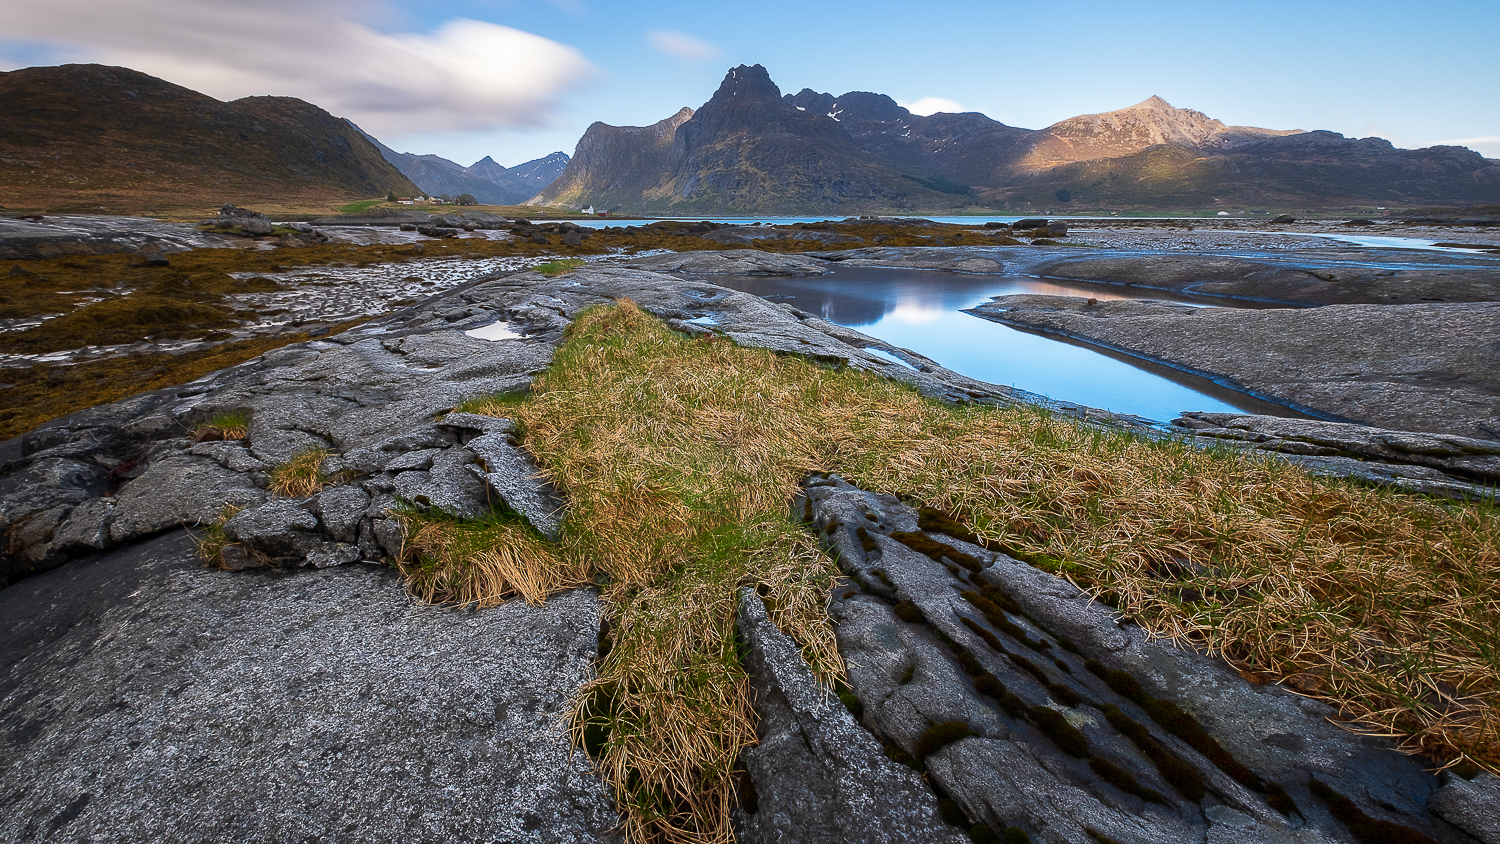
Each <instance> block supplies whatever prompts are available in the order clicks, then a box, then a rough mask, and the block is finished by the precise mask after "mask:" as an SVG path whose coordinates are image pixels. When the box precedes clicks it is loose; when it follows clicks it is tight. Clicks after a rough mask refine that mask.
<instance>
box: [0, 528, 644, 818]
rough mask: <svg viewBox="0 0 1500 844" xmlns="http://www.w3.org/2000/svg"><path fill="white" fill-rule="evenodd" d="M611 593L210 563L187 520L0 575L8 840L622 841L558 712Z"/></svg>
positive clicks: (1, 745) (606, 798)
mask: <svg viewBox="0 0 1500 844" xmlns="http://www.w3.org/2000/svg"><path fill="white" fill-rule="evenodd" d="M599 611H600V609H599V602H598V597H597V595H596V594H595V593H594V592H593V591H592V590H574V591H572V592H568V593H566V594H563V595H559V596H557V597H555V598H554V599H553V600H552V601H550V602H549V603H548V604H547V606H545V607H530V606H527V605H526V604H525V603H523V602H520V601H517V602H513V603H509V604H506V605H504V606H500V607H495V608H491V609H485V610H465V609H454V608H446V607H433V606H421V605H418V604H416V603H415V602H414V601H413V600H412V599H411V598H409V597H408V596H407V595H406V593H405V591H404V590H403V589H402V587H401V584H400V583H399V582H398V581H397V579H396V577H395V575H394V573H393V572H391V571H390V570H388V569H378V568H375V567H371V566H343V567H340V568H333V569H323V570H317V571H305V570H304V571H263V572H249V573H234V572H216V571H207V570H204V569H203V568H202V566H201V564H200V563H198V561H197V560H196V558H195V554H194V552H193V547H192V542H191V540H190V538H189V537H188V536H187V534H186V533H185V532H183V531H180V530H178V531H172V532H170V533H166V534H163V535H160V536H158V537H156V538H154V539H151V540H149V541H147V542H143V543H139V544H136V545H132V546H131V547H129V548H126V549H122V550H119V551H115V552H113V553H111V554H109V555H107V556H105V557H103V558H102V559H99V560H97V561H95V562H93V563H91V564H89V565H84V566H68V567H64V568H61V569H57V570H54V571H51V572H48V573H46V574H44V575H41V576H39V577H35V578H32V579H30V580H27V581H26V582H24V583H21V584H17V585H16V586H13V587H11V588H9V589H6V590H4V591H3V592H0V705H3V707H4V710H5V713H6V731H5V733H4V734H3V738H0V780H3V781H4V782H5V789H4V792H3V794H0V806H3V807H4V812H0V839H3V840H5V841H31V840H37V841H41V840H47V841H90V840H94V841H114V842H160V841H169V842H170V841H266V842H269V841H288V840H298V841H302V840H307V841H380V842H440V841H443V842H445V841H456V840H463V841H507V842H512V841H513V842H522V841H525V842H557V844H563V843H564V842H575V841H611V842H613V841H618V840H619V838H618V836H617V835H615V834H614V833H613V832H612V831H611V830H612V828H613V827H614V825H615V824H616V823H617V822H618V820H619V819H618V817H617V816H616V814H615V811H614V805H613V802H614V801H613V798H612V797H611V795H610V794H608V792H607V790H606V789H605V787H604V786H603V784H602V783H601V782H600V781H599V779H598V778H597V777H596V776H594V775H593V774H592V773H591V772H590V771H589V767H588V762H587V759H586V758H585V757H584V756H583V755H582V754H577V753H574V752H573V750H572V747H571V746H570V742H569V740H568V737H567V735H566V733H565V730H564V729H563V726H562V722H561V721H560V716H561V715H562V714H563V713H564V712H565V711H566V707H567V704H568V701H569V700H570V699H571V697H572V696H573V694H574V692H575V691H576V690H577V688H578V686H579V685H580V684H581V683H583V682H585V681H587V680H588V679H589V678H590V677H591V676H592V674H593V667H592V660H593V659H594V657H595V656H596V655H597V635H598V633H597V618H598V613H599ZM62 678H66V681H65V682H63V681H62Z"/></svg>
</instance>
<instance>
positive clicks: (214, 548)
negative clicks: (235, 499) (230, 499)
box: [193, 504, 243, 566]
mask: <svg viewBox="0 0 1500 844" xmlns="http://www.w3.org/2000/svg"><path fill="white" fill-rule="evenodd" d="M241 509H243V508H240V507H236V506H235V505H233V504H225V505H224V507H223V509H221V510H220V511H219V515H218V517H217V518H215V519H214V520H213V521H212V522H210V523H209V524H207V525H205V526H204V527H203V529H202V530H200V531H198V532H197V533H195V534H193V545H194V546H195V547H196V550H197V552H198V559H200V560H203V561H204V562H206V563H209V564H212V565H217V566H222V565H223V564H224V557H223V554H224V549H225V548H228V547H229V546H230V545H233V544H234V540H232V539H230V538H229V535H228V534H227V533H225V532H224V523H225V522H228V521H229V520H230V519H232V518H234V517H235V514H236V513H238V512H240V510H241Z"/></svg>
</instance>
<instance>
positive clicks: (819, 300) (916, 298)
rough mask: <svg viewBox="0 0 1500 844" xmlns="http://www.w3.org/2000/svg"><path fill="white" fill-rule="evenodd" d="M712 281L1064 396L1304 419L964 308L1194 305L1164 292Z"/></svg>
mask: <svg viewBox="0 0 1500 844" xmlns="http://www.w3.org/2000/svg"><path fill="white" fill-rule="evenodd" d="M713 283H715V284H720V285H723V286H725V287H731V288H733V289H735V290H741V291H744V292H746V293H753V294H755V295H757V296H766V297H770V298H771V299H772V300H773V301H782V302H786V303H788V304H790V305H792V306H793V307H795V308H797V309H799V310H802V311H806V312H808V313H811V314H814V315H816V316H819V317H822V318H823V319H826V320H828V321H829V322H833V323H837V324H839V325H844V326H848V327H850V328H854V329H857V330H858V331H860V332H862V333H865V334H868V335H870V336H872V337H877V338H879V339H881V340H884V341H886V342H887V343H890V344H892V345H895V346H899V347H902V348H906V349H911V350H912V351H914V352H919V353H921V354H923V355H926V356H927V357H929V358H931V359H933V360H935V361H937V362H938V363H940V364H942V365H943V366H945V367H947V368H949V369H952V370H954V371H955V372H960V373H963V374H964V375H967V376H969V377H971V378H977V379H979V380H981V381H988V382H990V383H992V384H1001V385H1005V386H1010V387H1017V388H1019V389H1022V390H1027V391H1029V392H1032V393H1040V394H1041V395H1044V396H1048V397H1051V398H1054V399H1060V400H1062V401H1069V402H1075V403H1077V404H1083V405H1088V406H1090V407H1099V408H1104V409H1105V410H1111V411H1114V412H1116V413H1129V414H1134V415H1136V416H1144V417H1146V418H1148V419H1156V420H1162V421H1165V420H1169V419H1172V418H1173V417H1175V416H1177V415H1178V414H1179V413H1180V412H1182V411H1185V410H1204V411H1220V412H1226V411H1227V412H1234V411H1241V412H1247V413H1267V414H1275V415H1281V416H1286V415H1300V414H1295V413H1294V412H1293V411H1291V410H1290V409H1288V408H1285V407H1282V406H1281V405H1277V404H1274V403H1272V402H1268V401H1262V400H1260V399H1257V398H1255V397H1253V396H1249V395H1246V394H1243V393H1240V392H1238V391H1235V390H1232V389H1228V388H1225V387H1221V386H1219V385H1217V384H1215V383H1213V382H1212V381H1209V380H1208V379H1206V378H1201V377H1198V376H1194V375H1190V374H1187V373H1183V372H1179V371H1177V370H1174V369H1172V368H1170V367H1166V366H1160V365H1155V364H1150V363H1145V362H1142V361H1139V360H1135V359H1133V358H1129V357H1128V356H1124V355H1112V354H1110V353H1106V352H1101V351H1099V350H1096V349H1093V348H1089V347H1085V346H1079V345H1073V344H1071V343H1065V342H1061V341H1058V340H1053V339H1049V338H1047V337H1043V336H1040V335H1037V334H1031V333H1029V332H1025V331H1019V330H1017V329H1014V328H1011V327H1009V326H1006V325H1001V324H999V323H996V322H991V321H989V320H985V319H980V318H979V317H976V316H972V315H970V314H966V313H962V310H963V309H965V308H972V307H974V306H976V305H980V304H983V303H984V302H986V301H988V300H989V299H990V297H992V296H1003V295H1010V294H1016V293H1040V294H1047V295H1059V296H1085V297H1088V296H1092V297H1094V298H1097V299H1139V298H1146V297H1147V296H1150V297H1151V298H1156V299H1160V300H1167V301H1176V302H1182V303H1184V304H1201V303H1197V302H1189V301H1187V300H1184V299H1182V298H1180V297H1172V296H1170V295H1167V294H1158V295H1152V294H1154V293H1156V291H1146V290H1138V289H1137V290H1129V291H1126V290H1121V289H1119V288H1113V289H1112V288H1110V287H1109V286H1106V285H1086V284H1059V283H1055V282H1044V281H1040V280H1037V279H1034V278H1027V277H1024V276H981V275H961V274H956V273H945V272H934V271H925V270H906V269H876V268H869V267H841V268H839V269H837V270H835V271H834V272H833V273H831V274H829V275H825V276H820V277H810V278H766V277H756V276H727V277H726V276H714V277H713Z"/></svg>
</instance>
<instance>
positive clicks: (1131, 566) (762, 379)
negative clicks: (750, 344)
mask: <svg viewBox="0 0 1500 844" xmlns="http://www.w3.org/2000/svg"><path fill="white" fill-rule="evenodd" d="M483 407H484V405H483V403H482V402H480V403H472V405H471V408H472V409H483ZM494 412H496V413H498V414H500V415H505V416H509V417H511V418H514V419H516V420H517V421H518V422H519V423H520V424H521V425H522V427H523V429H524V431H525V440H526V444H527V447H528V448H529V449H530V450H531V452H532V453H533V455H534V456H535V457H536V458H537V460H538V463H539V464H540V465H541V466H543V467H545V469H546V471H547V472H548V475H549V477H550V478H551V480H552V481H553V482H554V483H556V484H557V485H558V486H559V487H560V488H562V489H563V490H564V491H565V492H566V493H567V494H568V496H569V498H570V499H571V502H572V506H571V508H570V510H569V516H568V522H567V523H566V524H565V525H564V531H563V538H562V541H561V542H560V543H559V544H557V545H556V546H546V545H544V544H541V543H540V542H539V541H538V540H536V538H535V537H534V536H533V535H531V534H529V533H527V532H525V531H510V532H504V533H497V534H495V539H494V542H495V544H493V545H488V546H486V547H487V548H488V549H489V550H491V551H493V552H494V553H495V554H497V555H501V554H502V552H501V551H500V547H501V546H504V547H505V548H506V549H507V550H506V551H505V552H504V553H508V554H510V556H509V557H505V559H507V560H511V561H512V562H511V563H508V565H513V566H516V567H519V568H513V569H508V570H507V572H505V573H503V574H501V575H499V576H498V579H497V575H494V574H492V573H490V572H489V571H488V570H487V569H485V567H484V566H479V565H475V563H474V562H473V561H474V559H479V558H483V559H489V558H488V557H483V555H472V554H471V555H467V556H466V555H465V553H458V554H454V553H451V552H448V551H443V552H436V551H434V552H431V554H430V557H431V559H433V560H447V561H448V562H446V563H444V564H443V565H442V566H435V567H434V568H433V569H432V570H431V571H427V570H423V571H418V572H416V573H413V572H411V571H409V572H408V574H409V576H412V577H413V580H414V584H419V585H418V586H417V588H418V592H419V594H424V595H426V596H429V597H431V598H436V599H450V600H481V601H485V600H494V599H497V597H496V596H499V595H501V594H504V593H505V591H506V590H507V589H510V590H512V591H515V592H517V593H521V594H526V593H524V592H523V591H522V587H520V586H519V585H513V584H518V583H519V582H520V580H521V579H523V577H522V576H521V575H518V574H515V573H514V572H516V571H519V570H520V569H523V568H528V567H532V568H535V569H536V570H537V571H539V572H540V573H539V574H534V575H528V576H529V577H531V578H532V580H531V581H530V582H531V584H532V585H531V586H530V587H528V588H530V589H532V590H533V591H532V593H531V594H532V596H533V598H534V599H535V600H540V598H541V596H544V595H545V594H546V592H547V591H548V590H549V589H552V588H560V587H562V586H565V585H567V584H569V583H575V582H580V581H581V580H583V579H584V577H586V576H588V575H589V574H592V575H593V576H594V577H595V578H599V577H604V578H606V579H607V580H608V581H609V582H610V585H609V586H608V588H607V590H606V592H605V595H606V599H607V602H608V604H609V605H610V607H611V609H610V611H609V612H610V616H609V621H610V631H611V634H610V637H609V640H608V642H607V653H606V654H605V655H604V657H603V659H602V662H601V664H600V668H599V676H598V679H597V680H596V681H595V682H593V683H591V684H590V685H589V686H588V687H586V688H585V689H584V690H583V692H582V694H581V696H580V699H579V701H578V702H577V705H576V709H575V712H574V721H573V724H574V732H575V737H576V738H577V740H578V741H579V743H580V744H582V745H584V746H585V747H586V748H588V749H589V751H590V752H591V753H593V754H594V755H595V757H596V758H598V759H599V760H600V764H601V766H602V768H603V771H604V774H605V776H606V777H607V778H608V780H609V781H610V783H611V784H612V785H613V787H614V788H615V790H616V793H617V794H618V796H619V799H620V802H621V805H622V807H623V808H624V809H625V810H626V811H627V814H628V821H627V824H628V830H629V835H630V837H631V840H633V841H646V840H664V841H672V842H728V841H730V840H732V832H731V830H730V828H729V824H728V812H727V810H728V807H729V805H730V801H731V800H732V799H733V797H732V791H731V787H730V782H731V773H732V771H733V766H734V760H735V757H736V755H737V754H738V752H739V750H740V748H741V747H743V746H744V745H745V744H746V743H747V742H750V741H753V737H754V732H753V722H752V716H753V713H752V711H751V709H750V706H749V703H748V701H747V699H746V688H747V687H746V678H745V674H744V670H743V668H742V667H741V665H740V661H739V659H738V656H737V653H736V650H735V643H734V632H733V631H734V610H735V605H734V601H735V593H736V589H737V587H739V586H741V585H745V584H749V585H756V586H757V587H758V588H759V590H760V592H761V594H763V595H766V596H767V599H768V603H769V604H770V605H771V611H772V618H773V619H774V620H775V621H776V623H777V624H778V626H780V627H781V628H782V629H783V630H785V631H787V632H788V633H789V634H790V635H791V636H792V637H793V638H794V639H796V640H797V641H798V642H799V644H800V645H801V647H802V648H803V652H804V654H805V655H806V656H807V658H808V660H809V662H810V663H811V664H812V665H813V666H814V668H815V670H817V671H818V672H819V673H820V674H821V675H822V676H823V677H824V678H825V679H829V680H832V679H835V678H837V677H838V676H839V674H840V672H841V663H840V660H839V657H838V653H837V650H836V648H835V646H834V639H833V635H832V630H831V627H830V625H829V623H828V620H827V618H826V615H825V614H824V602H825V600H826V593H827V589H828V588H829V587H830V586H831V584H832V583H833V578H834V576H835V574H836V571H835V569H834V567H833V564H832V563H831V561H829V560H828V559H827V558H826V557H825V556H824V555H822V554H821V553H820V552H819V551H818V549H817V548H816V547H814V545H813V543H812V540H811V539H810V538H809V537H808V536H807V535H806V533H805V532H804V531H802V530H801V529H800V528H799V527H797V526H796V525H794V524H792V522H791V521H790V519H789V517H788V515H787V513H786V510H787V504H788V502H789V501H790V499H791V498H792V497H793V495H794V494H795V492H796V490H797V483H798V481H799V480H800V479H801V478H802V477H803V476H804V475H805V474H806V473H807V472H809V471H815V470H820V471H836V472H839V473H841V474H843V475H845V476H846V477H849V478H850V479H851V480H852V481H854V482H856V483H859V484H860V485H862V486H863V487H865V488H867V489H871V490H874V491H879V492H890V493H895V494H898V495H902V496H903V497H905V498H906V499H907V500H914V501H916V502H919V503H921V504H923V505H926V506H930V507H935V508H938V509H940V510H943V511H946V512H949V513H953V514H955V515H956V516H957V517H958V518H959V519H961V520H962V521H963V522H964V523H965V524H967V525H970V526H972V528H973V530H974V532H975V533H977V534H978V535H979V536H980V537H982V538H983V539H984V540H987V541H989V542H991V543H993V544H996V545H999V546H1003V547H1006V548H1009V549H1010V550H1011V551H1012V552H1013V553H1014V554H1016V555H1019V556H1022V557H1024V558H1026V559H1029V560H1031V561H1032V562H1034V563H1035V564H1037V565H1040V566H1042V567H1044V568H1048V569H1050V570H1053V571H1057V572H1059V573H1061V574H1063V575H1064V576H1066V577H1069V578H1070V579H1072V580H1074V581H1075V582H1077V583H1079V584H1080V585H1082V586H1084V587H1086V588H1088V589H1091V590H1093V591H1095V592H1096V593H1099V594H1100V595H1102V596H1103V597H1105V598H1107V599H1108V600H1111V601H1113V602H1115V603H1117V604H1118V605H1119V607H1120V608H1121V610H1122V611H1123V612H1125V613H1127V614H1129V615H1132V616H1134V617H1136V618H1137V619H1138V620H1140V621H1141V623H1142V624H1144V625H1146V626H1147V627H1148V628H1149V629H1151V630H1153V631H1155V632H1157V633H1159V634H1161V635H1164V636H1168V637H1171V638H1174V639H1177V640H1180V641H1185V642H1191V643H1193V644H1196V645H1199V646H1206V647H1208V648H1211V649H1214V650H1218V651H1221V652H1223V653H1224V654H1225V655H1226V656H1228V657H1229V658H1230V659H1231V660H1232V661H1234V662H1235V663H1236V664H1237V665H1239V666H1240V667H1241V668H1242V669H1244V670H1245V671H1246V672H1247V673H1249V674H1252V675H1254V676H1258V677H1263V678H1268V679H1285V680H1286V681H1287V682H1288V683H1290V684H1292V685H1294V686H1295V687H1296V688H1298V689H1300V690H1302V691H1304V692H1306V693H1308V694H1313V695H1316V696H1319V697H1321V698H1324V699H1326V700H1329V701H1331V702H1333V703H1335V704H1336V705H1338V706H1339V707H1341V708H1342V710H1343V711H1344V713H1345V714H1346V715H1348V716H1350V717H1353V718H1358V719H1361V720H1362V721H1364V722H1365V723H1367V724H1370V725H1374V726H1375V728H1378V729H1383V730H1385V731H1388V732H1389V733H1391V734H1392V735H1397V736H1400V737H1403V738H1404V739H1405V740H1406V741H1407V742H1408V743H1409V745H1410V746H1412V747H1414V748H1421V749H1424V750H1426V751H1428V752H1429V753H1432V754H1433V755H1434V756H1435V757H1436V758H1438V759H1440V760H1443V761H1456V760H1460V759H1465V758H1467V759H1469V760H1472V761H1474V762H1477V763H1479V764H1481V765H1484V766H1485V767H1488V768H1490V769H1492V770H1496V769H1500V743H1497V734H1496V733H1497V725H1500V682H1497V679H1500V661H1497V655H1500V633H1497V631H1500V604H1497V602H1496V600H1495V587H1494V584H1495V580H1496V576H1497V575H1500V564H1497V560H1500V516H1497V513H1496V511H1495V510H1494V508H1490V507H1484V506H1475V505H1459V504H1451V503H1446V502H1434V501H1430V500H1427V499H1423V498H1419V497H1414V496H1408V495H1402V494H1398V493H1394V492H1390V491H1385V490H1375V489H1368V488H1363V487H1358V486H1354V485H1351V484H1346V483H1340V482H1335V481H1330V480H1325V479H1316V478H1310V477H1308V476H1306V475H1304V474H1302V473H1301V472H1299V471H1298V470H1296V469H1294V468H1292V467H1291V466H1288V465H1285V464H1281V463H1277V462H1274V461H1271V460H1266V459H1257V458H1247V457H1242V456H1239V455H1234V454H1229V453H1222V452H1205V451H1201V450H1197V449H1194V448H1191V447H1189V446H1186V445H1183V444H1180V443H1159V442H1146V441H1141V440H1137V439H1133V438H1130V437H1127V436H1123V435H1118V434H1113V433H1109V432H1105V431H1101V430H1097V429H1092V428H1088V427H1084V426H1080V425H1078V424H1075V423H1072V422H1070V421H1066V420H1063V419H1059V418H1055V417H1053V416H1050V415H1048V414H1047V413H1045V412H1042V411H1039V410H1037V409H1035V408H1028V407H1012V408H977V407H966V408H954V407H947V406H942V405H938V404H935V403H933V402H930V401H927V400H925V399H923V398H921V397H920V396H919V395H918V394H917V393H916V392H915V391H913V390H911V389H909V388H908V387H906V386H904V385H901V384H897V383H893V382H889V381H885V380H881V379H879V378H875V377H873V376H868V375H864V374H861V373H855V372H850V371H835V370H831V369H828V368H825V367H820V366H817V365H814V364H812V363H809V362H807V361H805V360H802V359H799V358H796V357H791V356H782V355H776V354H774V353H771V352H768V351H765V350H759V349H745V348H740V347H738V346H735V345H734V344H733V343H732V342H730V341H728V340H726V339H723V338H714V337H702V338H696V339H689V338H685V337H682V336H680V335H677V334H674V333H672V332H671V331H669V330H667V329H666V328H665V327H664V326H663V325H662V324H661V323H659V322H658V321H657V320H655V319H653V318H651V317H650V316H649V315H647V314H645V313H644V312H642V311H641V310H640V309H639V308H637V307H636V306H635V305H633V304H632V303H629V302H622V303H621V304H620V305H619V306H617V307H612V308H600V309H595V310H591V311H588V312H585V313H584V314H582V315H580V317H579V318H578V319H577V320H576V321H575V322H574V324H573V325H572V326H571V328H570V329H569V342H568V343H566V344H565V345H564V346H563V347H562V348H561V349H559V350H558V353H557V355H556V357H555V359H554V363H553V365H552V366H551V367H550V368H549V369H548V370H547V371H546V372H545V373H543V374H542V375H541V376H540V377H538V379H537V380H536V382H535V384H534V385H533V394H532V396H530V397H529V398H526V399H524V400H519V401H518V400H510V399H508V398H503V399H500V400H497V403H496V404H495V405H494ZM421 524H426V523H419V522H418V521H409V522H408V530H409V531H411V532H412V533H411V534H410V535H411V536H412V537H413V539H412V540H411V541H412V542H413V545H412V547H413V548H418V547H427V546H425V545H423V544H422V542H428V540H422V542H419V541H417V539H416V537H418V536H420V535H421V530H422V527H421ZM456 529H457V528H456V527H454V526H452V525H448V526H445V527H443V528H442V530H441V531H440V532H442V533H444V535H445V536H446V535H448V534H451V533H452V532H453V531H454V530H456ZM487 541H488V540H487ZM444 542H446V543H449V545H444V544H443V543H444ZM431 543H432V547H438V546H442V547H444V548H447V547H449V546H450V545H451V547H453V548H459V547H460V546H461V545H462V543H460V542H457V541H454V540H451V539H444V540H442V541H436V540H431ZM419 557H420V553H419ZM465 566H467V567H465ZM502 579H503V582H504V584H505V585H499V584H500V580H502ZM470 580H472V581H473V582H472V583H470V582H469V581H470ZM421 584H428V585H421ZM547 584H554V585H551V586H548V585H547Z"/></svg>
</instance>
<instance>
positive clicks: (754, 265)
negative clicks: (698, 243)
mask: <svg viewBox="0 0 1500 844" xmlns="http://www.w3.org/2000/svg"><path fill="white" fill-rule="evenodd" d="M630 264H631V266H634V267H641V268H642V269H649V270H655V271H657V272H663V273H689V274H691V275H777V276H809V275H825V274H827V273H828V272H829V271H830V270H831V268H830V267H829V266H828V262H827V261H823V260H819V259H818V258H810V257H807V256H805V255H785V254H780V253H776V252H761V251H760V250H757V249H736V250H734V251H732V252H669V253H666V254H663V255H648V256H646V257H644V258H635V259H632V260H631V262H630Z"/></svg>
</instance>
